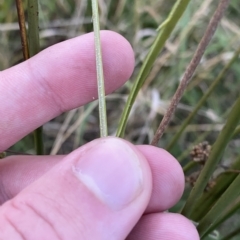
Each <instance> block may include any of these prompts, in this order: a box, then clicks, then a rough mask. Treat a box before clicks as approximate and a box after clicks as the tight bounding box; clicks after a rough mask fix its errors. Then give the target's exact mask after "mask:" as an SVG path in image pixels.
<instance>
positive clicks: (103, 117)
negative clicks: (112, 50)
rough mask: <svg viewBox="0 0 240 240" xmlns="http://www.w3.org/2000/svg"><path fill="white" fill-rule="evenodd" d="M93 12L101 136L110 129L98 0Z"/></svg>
mask: <svg viewBox="0 0 240 240" xmlns="http://www.w3.org/2000/svg"><path fill="white" fill-rule="evenodd" d="M92 12H93V14H92V16H93V29H94V40H95V53H96V69H97V81H98V98H99V121H100V136H101V137H106V136H107V135H108V129H107V114H106V101H105V88H104V75H103V64H102V51H101V40H100V24H99V14H98V1H97V0H92Z"/></svg>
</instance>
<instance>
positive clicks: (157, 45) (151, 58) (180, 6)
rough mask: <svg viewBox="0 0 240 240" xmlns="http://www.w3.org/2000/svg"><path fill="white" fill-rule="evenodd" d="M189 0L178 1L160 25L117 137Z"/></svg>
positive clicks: (121, 131) (129, 97) (123, 128)
mask: <svg viewBox="0 0 240 240" xmlns="http://www.w3.org/2000/svg"><path fill="white" fill-rule="evenodd" d="M189 2H190V0H178V1H177V2H176V3H175V5H174V7H173V8H172V11H171V12H170V14H169V16H168V18H167V19H166V21H165V22H164V23H163V24H162V25H161V29H160V31H159V33H158V35H157V37H156V39H155V41H154V43H153V45H152V47H151V49H150V51H149V53H148V55H147V56H146V58H145V61H144V62H143V65H142V67H141V69H140V71H139V74H138V76H137V78H136V80H135V82H134V85H133V88H132V90H131V92H130V94H129V96H128V99H127V103H126V105H125V108H124V110H123V113H122V115H121V119H120V122H119V125H118V129H117V134H116V135H117V136H118V137H123V136H124V132H125V129H126V124H127V120H128V117H129V114H130V111H131V109H132V106H133V103H134V101H135V99H136V97H137V94H138V92H139V90H140V89H141V87H142V85H143V84H144V81H145V80H146V78H147V76H148V74H149V72H150V70H151V68H152V66H153V64H154V62H155V60H156V58H157V56H158V54H159V53H160V52H161V50H162V49H163V47H164V45H165V42H166V41H167V39H168V38H169V36H170V34H171V33H172V31H173V29H174V27H175V26H176V24H177V23H178V21H179V19H180V18H181V16H182V15H183V13H184V11H185V10H186V8H187V6H188V4H189Z"/></svg>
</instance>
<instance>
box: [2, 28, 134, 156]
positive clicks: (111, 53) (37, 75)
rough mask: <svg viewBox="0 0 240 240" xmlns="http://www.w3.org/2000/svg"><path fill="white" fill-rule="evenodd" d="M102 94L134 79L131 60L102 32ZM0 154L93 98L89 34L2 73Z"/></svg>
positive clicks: (120, 42)
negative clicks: (62, 114)
mask: <svg viewBox="0 0 240 240" xmlns="http://www.w3.org/2000/svg"><path fill="white" fill-rule="evenodd" d="M101 43H102V55H103V66H104V76H105V90H106V93H107V94H109V93H111V92H113V91H114V90H116V89H117V88H119V87H120V86H121V85H122V84H124V83H125V82H126V81H127V80H128V78H129V77H130V75H131V74H132V71H133V67H134V55H133V51H132V48H131V46H130V44H129V43H128V42H127V41H126V40H125V39H124V38H123V37H122V36H120V35H119V34H117V33H114V32H110V31H102V32H101ZM0 92H1V94H0V103H1V107H0V116H1V117H0V136H1V141H0V152H1V151H4V150H5V149H7V148H9V147H10V146H11V145H12V144H14V143H15V142H16V141H18V140H20V139H21V138H22V137H24V136H25V135H27V134H28V133H30V132H31V131H33V130H34V129H36V128H37V127H39V126H41V125H42V124H44V123H45V122H47V121H49V120H51V119H52V118H54V117H56V116H57V115H59V114H61V113H62V112H65V111H68V110H70V109H73V108H76V107H79V106H81V105H84V104H86V103H87V102H90V101H92V100H93V99H96V98H97V80H96V64H95V52H94V36H93V33H90V34H86V35H83V36H80V37H77V38H74V39H71V40H68V41H65V42H62V43H59V44H56V45H54V46H52V47H50V48H47V49H45V50H44V51H42V52H41V53H39V54H38V55H36V56H35V57H33V58H31V59H30V60H28V61H26V62H23V63H21V64H19V65H17V66H15V67H13V68H10V69H8V70H5V71H3V72H1V73H0Z"/></svg>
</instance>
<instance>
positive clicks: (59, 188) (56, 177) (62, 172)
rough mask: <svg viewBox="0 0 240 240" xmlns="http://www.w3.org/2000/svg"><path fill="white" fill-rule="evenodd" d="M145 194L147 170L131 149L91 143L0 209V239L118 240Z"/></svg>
mask: <svg viewBox="0 0 240 240" xmlns="http://www.w3.org/2000/svg"><path fill="white" fill-rule="evenodd" d="M151 190H152V178H151V172H150V168H149V166H148V164H147V161H146V160H145V158H144V156H143V155H142V154H141V153H140V152H139V151H138V150H137V148H135V147H134V146H133V145H132V144H130V143H128V142H126V141H124V140H121V139H118V138H113V137H108V138H103V139H97V140H95V141H93V142H91V143H89V144H86V145H85V146H83V147H81V148H79V149H77V150H76V151H74V152H72V153H71V154H70V155H68V156H66V157H65V159H64V160H63V161H61V162H60V163H59V164H58V165H56V166H55V167H53V168H52V169H51V170H50V171H49V172H47V173H46V174H45V175H44V176H43V177H41V178H40V179H39V180H37V181H36V182H34V183H33V184H31V185H30V186H29V187H27V188H25V189H24V190H23V191H22V192H21V193H20V194H19V195H17V196H16V197H15V198H13V199H12V200H11V201H8V202H6V203H5V204H4V205H2V207H1V208H0V239H26V240H28V239H39V240H40V239H51V240H53V239H72V240H74V239H80V240H82V239H99V240H101V239H116V240H118V239H119V240H123V239H125V238H126V236H127V235H128V234H129V232H130V231H131V229H132V228H133V227H134V225H135V224H136V223H137V221H138V220H139V218H140V217H141V215H142V214H143V212H144V210H145V208H146V206H147V204H148V202H149V199H150V195H151Z"/></svg>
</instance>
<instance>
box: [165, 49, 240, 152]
mask: <svg viewBox="0 0 240 240" xmlns="http://www.w3.org/2000/svg"><path fill="white" fill-rule="evenodd" d="M239 54H240V48H239V49H238V50H237V51H236V52H235V54H234V56H233V57H232V59H231V60H230V61H229V62H228V64H227V65H226V66H225V67H224V68H223V70H222V71H221V72H220V73H219V75H218V76H217V78H216V79H215V80H214V81H213V83H212V84H211V86H210V87H209V88H208V90H207V92H206V93H205V94H204V95H203V96H202V98H201V99H200V101H199V102H198V103H197V105H196V106H195V108H194V110H193V111H192V112H191V113H190V114H189V115H188V117H187V118H186V119H185V120H184V122H183V123H182V125H181V127H180V129H179V131H178V132H177V133H176V134H175V135H174V137H173V138H172V140H171V142H170V143H169V145H168V146H167V147H166V149H167V151H171V150H172V148H173V147H174V145H175V144H176V142H177V141H178V139H179V138H180V136H181V135H182V133H183V131H184V130H185V128H186V127H187V126H188V124H189V123H190V122H191V121H192V119H193V117H194V116H195V115H196V114H197V112H198V110H199V109H200V108H201V107H202V106H203V104H204V103H205V102H206V100H207V98H208V97H209V96H210V95H211V93H212V92H213V91H214V89H215V88H216V87H217V85H218V84H219V83H220V80H222V78H223V76H224V75H225V73H226V72H227V70H228V69H229V68H230V67H231V66H232V64H233V63H234V62H235V61H236V59H238V56H239ZM239 131H240V130H239Z"/></svg>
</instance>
